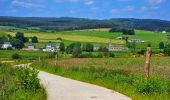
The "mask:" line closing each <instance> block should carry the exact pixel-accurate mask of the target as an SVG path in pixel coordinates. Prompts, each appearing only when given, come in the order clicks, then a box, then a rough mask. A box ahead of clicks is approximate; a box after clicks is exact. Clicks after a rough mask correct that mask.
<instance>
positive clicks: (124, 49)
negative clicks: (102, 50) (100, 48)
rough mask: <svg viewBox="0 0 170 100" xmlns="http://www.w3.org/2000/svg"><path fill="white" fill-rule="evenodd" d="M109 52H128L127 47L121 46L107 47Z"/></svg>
mask: <svg viewBox="0 0 170 100" xmlns="http://www.w3.org/2000/svg"><path fill="white" fill-rule="evenodd" d="M108 50H109V51H128V50H129V49H128V48H127V47H123V46H122V45H109V48H108Z"/></svg>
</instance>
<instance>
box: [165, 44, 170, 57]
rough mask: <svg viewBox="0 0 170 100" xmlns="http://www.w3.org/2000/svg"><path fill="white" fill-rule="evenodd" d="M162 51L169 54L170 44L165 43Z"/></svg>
mask: <svg viewBox="0 0 170 100" xmlns="http://www.w3.org/2000/svg"><path fill="white" fill-rule="evenodd" d="M164 52H165V53H166V54H168V55H169V56H170V44H167V45H166V46H165V48H164Z"/></svg>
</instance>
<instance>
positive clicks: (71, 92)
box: [38, 71, 131, 100]
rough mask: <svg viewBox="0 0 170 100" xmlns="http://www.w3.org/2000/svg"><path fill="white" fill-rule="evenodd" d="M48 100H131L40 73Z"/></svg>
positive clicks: (87, 85)
mask: <svg viewBox="0 0 170 100" xmlns="http://www.w3.org/2000/svg"><path fill="white" fill-rule="evenodd" d="M38 77H39V79H40V81H41V84H42V85H43V86H44V87H45V89H46V91H47V97H48V100H131V98H129V97H127V96H125V95H123V94H120V93H118V92H115V91H112V90H109V89H106V88H103V87H99V86H96V85H92V84H88V83H84V82H80V81H76V80H72V79H68V78H63V77H60V76H57V75H53V74H49V73H46V72H43V71H40V72H39V74H38Z"/></svg>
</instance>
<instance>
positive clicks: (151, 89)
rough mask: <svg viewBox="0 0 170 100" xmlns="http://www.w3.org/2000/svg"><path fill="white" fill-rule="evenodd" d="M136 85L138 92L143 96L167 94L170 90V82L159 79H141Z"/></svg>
mask: <svg viewBox="0 0 170 100" xmlns="http://www.w3.org/2000/svg"><path fill="white" fill-rule="evenodd" d="M135 85H136V90H137V91H138V92H139V93H142V94H153V93H167V92H168V88H169V85H168V81H166V80H164V79H161V78H159V77H150V79H149V80H145V79H144V78H141V80H137V81H136V83H135Z"/></svg>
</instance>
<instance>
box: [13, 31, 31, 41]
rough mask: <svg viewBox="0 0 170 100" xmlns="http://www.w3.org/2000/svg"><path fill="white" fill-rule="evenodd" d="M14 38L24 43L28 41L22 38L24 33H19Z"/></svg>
mask: <svg viewBox="0 0 170 100" xmlns="http://www.w3.org/2000/svg"><path fill="white" fill-rule="evenodd" d="M16 38H17V39H19V40H20V41H22V42H24V43H25V42H28V41H29V39H28V38H26V37H24V33H21V32H17V33H16Z"/></svg>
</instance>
